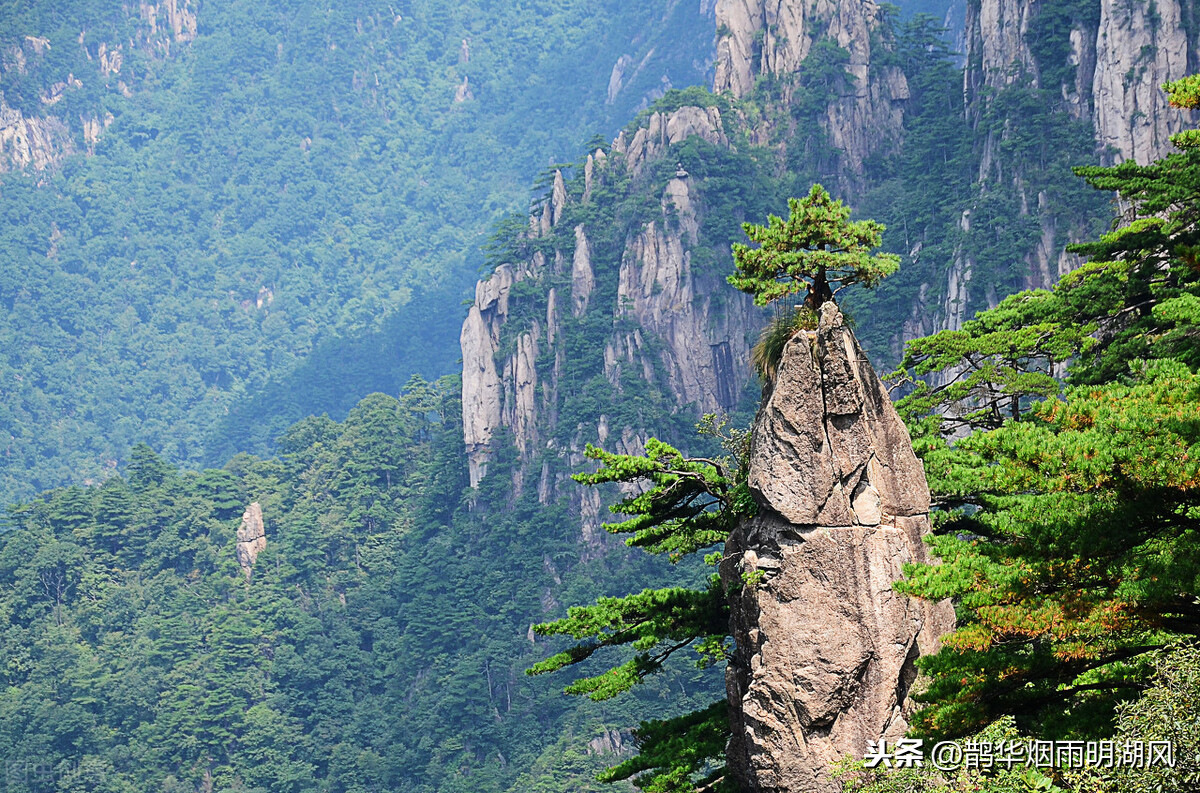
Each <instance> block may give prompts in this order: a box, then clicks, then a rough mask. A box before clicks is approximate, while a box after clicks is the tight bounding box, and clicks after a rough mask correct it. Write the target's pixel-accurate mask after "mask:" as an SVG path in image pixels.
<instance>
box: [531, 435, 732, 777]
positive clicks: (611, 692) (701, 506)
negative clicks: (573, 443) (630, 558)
mask: <svg viewBox="0 0 1200 793" xmlns="http://www.w3.org/2000/svg"><path fill="white" fill-rule="evenodd" d="M698 429H699V430H700V432H701V433H702V434H705V435H710V436H713V437H716V438H718V439H720V441H721V445H722V447H723V448H724V450H725V451H726V453H727V456H726V457H724V458H721V459H719V460H711V459H704V458H688V457H684V456H683V454H682V453H680V452H679V451H678V450H677V449H675V448H673V447H671V446H669V445H667V444H665V443H662V442H661V441H658V440H656V439H654V438H651V439H650V440H649V441H647V442H646V453H645V455H624V454H612V453H609V452H605V451H603V450H601V449H598V448H596V447H593V446H590V445H589V446H588V450H587V454H588V457H590V458H592V459H595V460H599V461H600V463H601V468H600V469H599V470H598V471H596V472H595V473H591V474H577V475H576V476H575V479H576V480H577V481H579V482H581V483H584V484H588V485H601V484H606V483H614V482H615V483H624V484H627V485H635V486H636V489H637V494H636V495H631V496H627V497H626V498H624V499H623V500H622V501H620V502H619V503H617V504H614V505H612V506H611V507H610V509H611V510H612V511H613V512H615V513H619V514H625V515H633V516H634V517H632V518H630V519H628V520H626V521H623V522H620V523H613V524H609V525H608V526H607V527H606V528H608V530H609V531H612V532H615V533H630V534H632V535H633V536H632V537H630V538H629V539H628V540H627V544H629V545H631V546H636V547H641V548H643V549H644V550H646V551H647V552H649V553H651V554H663V553H666V554H668V555H669V557H670V559H671V561H672V562H679V561H680V560H681V559H682V558H683V557H684V556H686V555H688V554H692V553H695V552H696V551H699V550H703V549H705V548H711V547H713V546H715V545H720V544H721V543H723V542H724V541H725V539H726V537H728V535H729V532H730V531H731V530H732V529H733V527H734V525H735V524H736V522H737V521H738V520H739V519H741V518H742V517H745V516H747V515H750V514H753V510H754V506H753V503H754V502H753V500H752V499H751V497H750V494H749V490H748V488H747V487H746V469H747V465H748V458H749V434H748V433H746V432H744V431H740V430H736V429H731V428H729V426H728V423H727V422H726V421H725V420H721V419H718V418H717V417H716V416H713V415H706V416H705V417H704V419H703V421H701V423H700V424H699V425H698ZM534 630H535V631H536V632H537V633H539V634H542V635H554V634H558V635H565V636H569V637H571V638H572V639H574V640H576V642H577V643H576V644H574V645H573V646H571V647H569V648H567V649H566V650H564V651H563V652H560V653H558V654H557V655H554V656H551V657H549V658H547V659H545V660H543V661H541V662H539V663H537V664H535V665H534V666H532V667H531V668H529V669H528V670H527V674H530V675H540V674H544V673H546V672H554V671H557V670H560V669H563V668H564V667H567V666H572V665H575V664H579V663H582V662H585V661H587V660H589V659H590V658H591V657H592V655H593V654H594V653H596V652H597V651H598V650H600V649H602V648H608V647H616V646H620V645H629V647H630V648H631V649H633V650H634V651H635V653H634V655H633V657H632V658H630V659H629V660H628V661H626V662H624V663H622V664H619V665H617V666H613V667H610V668H608V669H605V670H603V671H601V672H600V673H599V674H597V675H594V676H591V677H584V678H581V679H579V680H576V681H575V682H574V683H572V684H571V685H569V686H568V687H567V688H566V693H568V694H586V695H587V696H588V697H590V698H591V699H594V700H607V699H609V698H611V697H614V696H616V695H617V694H622V693H625V692H627V691H630V690H631V689H633V688H634V687H635V686H637V685H638V684H641V683H643V682H645V681H646V680H647V679H648V678H649V677H650V676H651V675H653V674H655V673H657V672H659V671H661V670H662V667H663V662H664V661H665V660H666V659H667V658H669V657H670V656H671V655H672V654H673V653H675V652H678V651H679V650H681V649H683V648H685V647H688V646H693V647H695V649H696V650H697V652H698V653H699V655H700V657H699V660H698V661H697V662H696V663H697V666H699V667H701V668H706V667H709V666H713V665H717V666H720V665H723V664H724V663H725V660H726V653H727V648H726V642H727V640H728V635H729V603H728V598H727V595H726V593H725V591H724V588H723V586H722V584H721V582H720V579H719V577H718V576H716V575H712V576H710V577H709V580H708V586H707V587H706V588H705V589H703V590H696V589H687V588H679V587H671V588H668V589H660V590H650V589H647V590H644V591H643V592H641V593H638V594H633V595H627V596H625V597H617V598H600V599H599V600H598V601H597V602H596V604H595V605H593V606H576V607H572V608H570V609H569V610H568V612H567V617H566V618H565V619H561V620H557V621H555V622H550V623H544V624H541V625H535V626H534ZM635 737H636V739H637V742H638V749H639V753H638V755H637V756H635V757H633V758H631V759H629V760H627V761H625V762H623V763H621V764H619V765H617V766H615V767H613V768H611V769H609V770H608V771H607V772H605V773H604V774H602V775H601V778H602V779H605V780H609V781H612V780H620V779H628V778H630V777H633V776H634V775H637V777H636V779H635V780H634V784H636V785H637V786H638V787H640V788H643V789H645V790H649V791H654V792H655V793H684V792H685V791H693V790H695V789H696V786H697V785H709V784H712V783H715V782H717V781H718V780H720V779H722V778H723V775H724V770H723V765H721V763H720V759H721V758H722V756H723V754H724V750H725V743H726V741H727V740H728V737H729V723H728V714H727V705H726V703H725V702H724V701H723V700H722V701H718V702H716V703H713V704H712V705H710V706H709V707H707V708H704V709H703V710H699V711H694V712H692V713H689V714H687V715H685V716H680V717H677V718H674V719H668V720H658V721H649V722H643V723H642V725H641V727H640V728H639V729H638V730H637V731H635Z"/></svg>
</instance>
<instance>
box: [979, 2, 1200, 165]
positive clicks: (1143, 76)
mask: <svg viewBox="0 0 1200 793" xmlns="http://www.w3.org/2000/svg"><path fill="white" fill-rule="evenodd" d="M1095 2H1096V3H1097V5H1098V6H1099V13H1098V14H1096V15H1094V16H1091V18H1090V19H1086V18H1084V16H1080V17H1078V18H1076V19H1074V20H1072V22H1071V25H1072V28H1071V30H1070V32H1069V50H1070V53H1069V55H1068V56H1067V64H1068V65H1069V66H1070V67H1072V70H1071V74H1072V77H1071V79H1069V80H1068V81H1067V82H1066V83H1064V84H1063V85H1061V86H1058V85H1046V84H1044V83H1045V80H1044V78H1043V76H1042V73H1043V72H1044V71H1045V70H1046V69H1047V68H1048V67H1052V66H1054V64H1040V63H1038V62H1037V59H1036V58H1035V57H1034V54H1033V51H1032V49H1031V45H1030V42H1031V41H1033V40H1034V39H1036V38H1039V37H1044V36H1046V35H1050V34H1049V33H1048V32H1047V31H1046V30H1045V29H1044V26H1043V27H1039V25H1041V24H1042V23H1041V21H1040V15H1041V14H1043V13H1045V12H1046V9H1047V3H1046V2H1045V0H980V2H979V3H977V4H976V3H969V4H968V6H967V23H966V38H967V69H966V72H965V74H964V82H965V89H966V98H967V103H968V108H969V109H970V108H971V107H972V106H977V105H978V103H980V102H981V101H983V99H982V97H983V93H984V92H983V89H984V88H985V87H986V88H1003V87H1004V86H1007V85H1011V84H1013V83H1014V82H1017V81H1020V80H1025V79H1029V80H1031V81H1032V83H1033V85H1035V86H1037V87H1040V88H1045V89H1048V90H1050V91H1055V92H1057V93H1061V96H1062V98H1063V102H1064V104H1065V106H1066V109H1067V111H1068V112H1069V113H1070V114H1071V115H1072V116H1073V117H1075V118H1079V119H1087V120H1090V121H1091V122H1092V125H1093V127H1094V128H1095V131H1096V141H1097V143H1098V144H1099V145H1100V146H1101V147H1105V148H1111V149H1112V150H1113V151H1114V152H1115V153H1116V158H1117V159H1118V160H1135V161H1137V162H1139V163H1143V164H1145V163H1147V162H1149V161H1151V160H1154V159H1157V158H1159V157H1162V156H1164V155H1166V154H1168V153H1170V152H1171V151H1172V150H1173V149H1172V147H1171V142H1170V136H1171V135H1172V134H1174V133H1175V132H1179V131H1180V130H1182V129H1184V128H1185V127H1186V126H1187V125H1188V124H1189V119H1190V114H1188V113H1185V112H1183V111H1180V110H1177V109H1174V108H1172V107H1170V106H1169V105H1167V102H1166V97H1165V95H1164V94H1163V92H1162V90H1161V86H1162V84H1163V83H1165V82H1168V81H1170V80H1178V79H1179V78H1181V77H1183V76H1184V75H1186V74H1187V73H1188V70H1189V67H1188V63H1189V60H1190V61H1191V63H1192V64H1193V65H1194V64H1195V63H1196V62H1197V58H1198V56H1200V52H1197V51H1196V48H1195V47H1194V46H1192V47H1189V44H1188V34H1187V29H1186V27H1185V12H1184V9H1183V8H1182V6H1181V4H1180V0H1161V1H1159V0H1156V1H1155V2H1143V1H1142V0H1134V2H1124V1H1123V0H1095ZM1097 20H1098V21H1097ZM1189 49H1190V50H1191V51H1189ZM1193 69H1194V66H1193Z"/></svg>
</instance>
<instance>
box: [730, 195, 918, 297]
mask: <svg viewBox="0 0 1200 793" xmlns="http://www.w3.org/2000/svg"><path fill="white" fill-rule="evenodd" d="M742 228H743V229H744V230H745V232H746V236H748V237H749V238H750V239H751V241H752V242H756V243H758V247H757V248H752V247H750V246H749V245H743V244H741V243H735V244H734V246H733V260H734V264H735V265H736V266H737V272H736V273H735V274H733V275H731V276H729V278H728V280H729V283H730V284H732V285H733V286H735V287H737V288H738V289H740V290H742V291H743V292H748V293H749V294H752V295H754V302H755V303H756V304H757V305H760V306H765V305H768V304H769V303H772V302H774V301H776V300H781V299H783V298H785V297H788V296H789V295H797V294H803V295H805V297H804V303H805V305H806V306H807V307H808V308H810V309H813V310H816V309H819V308H820V307H821V304H822V303H825V302H828V301H830V300H832V299H833V297H834V295H835V294H837V293H838V292H839V291H841V290H842V289H845V288H846V287H848V286H850V285H851V284H862V285H863V286H867V287H870V286H874V285H875V284H876V283H878V282H879V280H880V279H881V278H884V277H885V276H888V275H891V274H892V273H894V272H895V271H896V268H897V267H899V265H900V257H899V256H897V255H895V254H892V253H875V254H872V253H871V250H872V249H874V248H877V247H879V243H880V240H881V235H882V233H883V231H884V226H883V225H882V224H880V223H876V222H875V221H874V220H858V221H852V220H850V208H849V207H848V206H846V205H845V204H843V203H842V202H841V201H835V200H833V198H831V197H830V195H829V193H828V192H826V190H825V188H824V187H822V186H821V185H819V184H814V185H813V186H812V189H811V190H810V191H809V193H808V195H807V196H805V197H804V198H791V199H788V218H787V220H784V219H783V218H780V217H776V216H775V215H769V216H768V217H767V225H765V226H759V225H756V224H753V223H745V224H743V226H742Z"/></svg>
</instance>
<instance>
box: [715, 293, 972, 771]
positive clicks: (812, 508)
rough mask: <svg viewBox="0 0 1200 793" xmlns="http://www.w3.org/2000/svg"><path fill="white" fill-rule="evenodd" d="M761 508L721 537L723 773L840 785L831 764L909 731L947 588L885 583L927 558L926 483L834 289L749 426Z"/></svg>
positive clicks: (949, 620)
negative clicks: (918, 589) (730, 648)
mask: <svg viewBox="0 0 1200 793" xmlns="http://www.w3.org/2000/svg"><path fill="white" fill-rule="evenodd" d="M750 487H751V489H752V491H753V492H754V494H755V498H756V500H757V501H758V502H759V513H758V515H757V516H755V517H754V518H752V519H750V520H747V521H745V522H744V523H743V524H742V525H741V526H739V527H738V528H737V529H736V530H735V531H734V532H733V534H732V535H731V536H730V539H729V542H728V543H727V545H726V552H725V561H724V562H722V565H721V576H722V579H723V581H724V582H725V584H726V586H727V587H729V588H730V589H731V591H732V590H736V589H738V588H739V587H740V591H739V592H738V594H736V595H734V596H733V597H732V598H731V601H732V616H731V628H732V633H733V635H734V638H735V640H736V642H737V649H736V651H735V654H734V658H733V659H732V660H731V662H730V664H729V667H728V670H727V673H726V684H727V688H728V693H729V700H730V705H731V711H732V720H733V738H732V740H731V742H730V747H729V764H730V771H731V773H732V774H733V775H734V777H735V778H736V779H737V781H738V783H739V784H740V785H741V786H742V788H743V789H745V790H748V791H756V793H757V792H759V791H762V792H763V793H766V792H768V791H769V792H770V793H783V792H784V791H786V792H787V793H806V792H808V791H821V792H822V793H824V791H831V792H832V791H838V790H840V787H839V786H838V785H837V784H836V783H835V782H834V781H832V780H830V778H829V775H828V774H829V770H830V768H831V767H832V766H833V765H834V764H835V763H836V762H837V761H838V760H840V759H841V758H842V757H844V756H845V755H847V754H850V755H853V756H855V757H862V756H863V753H864V751H865V750H866V748H867V742H868V741H877V740H879V739H880V738H887V739H895V738H898V737H900V736H901V735H903V733H904V731H905V730H906V729H907V726H908V723H907V716H908V713H909V710H910V703H909V699H908V690H909V687H910V686H911V685H912V682H913V680H914V679H915V677H916V668H915V667H914V665H913V662H914V661H915V660H916V658H917V657H918V656H919V655H922V654H925V653H929V652H932V651H933V650H935V649H936V646H937V641H938V637H939V636H941V635H942V634H943V633H945V632H947V631H949V630H951V629H952V628H953V624H954V613H953V610H952V608H951V606H950V604H949V603H948V602H946V603H939V604H929V603H925V602H922V601H917V600H910V599H908V598H905V597H904V596H902V595H900V594H898V593H896V592H894V591H893V590H892V584H893V583H894V582H895V581H897V580H898V579H900V578H901V576H902V570H901V567H902V565H904V564H905V563H907V562H917V561H924V560H925V559H926V558H927V557H926V551H925V546H924V544H923V543H922V538H923V537H924V536H925V535H926V534H927V533H928V532H929V488H928V486H927V485H926V482H925V472H924V469H923V468H922V467H921V463H920V461H918V460H917V458H916V456H915V455H914V454H913V451H912V444H911V441H910V439H909V436H908V431H907V429H906V428H905V426H904V424H903V422H901V420H900V417H899V416H898V415H897V414H896V411H895V409H894V408H893V407H892V404H891V401H890V399H889V398H888V395H887V393H886V391H884V389H883V386H882V384H881V383H880V382H879V378H878V377H877V376H876V374H875V372H874V370H873V369H872V368H871V365H870V363H868V361H867V358H866V355H865V354H864V353H863V352H862V350H861V348H860V347H859V346H858V343H857V341H856V340H855V338H854V335H853V334H852V333H851V332H850V329H849V328H847V327H846V324H845V322H844V321H843V318H842V315H841V313H840V312H839V311H838V309H837V306H836V305H834V304H833V303H826V304H825V305H824V306H822V308H821V316H820V324H819V326H818V329H817V330H816V331H815V332H813V331H801V332H800V333H798V334H797V335H796V336H794V337H793V338H792V339H791V340H790V341H789V342H788V343H787V345H786V347H785V348H784V352H783V359H782V361H781V363H780V366H779V370H778V378H777V380H776V382H775V383H774V385H773V386H772V390H771V392H770V394H769V395H768V396H767V398H766V399H765V400H764V404H763V407H762V410H761V411H760V413H759V417H758V420H757V423H756V424H755V427H754V435H753V442H752V449H751V460H750Z"/></svg>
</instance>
